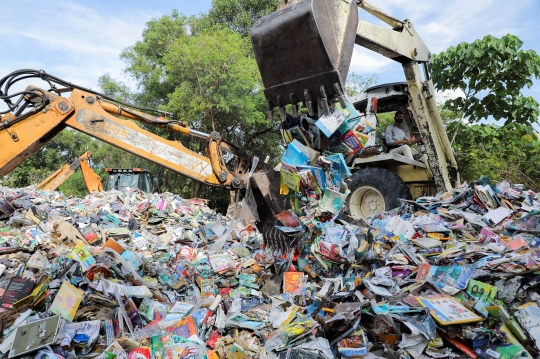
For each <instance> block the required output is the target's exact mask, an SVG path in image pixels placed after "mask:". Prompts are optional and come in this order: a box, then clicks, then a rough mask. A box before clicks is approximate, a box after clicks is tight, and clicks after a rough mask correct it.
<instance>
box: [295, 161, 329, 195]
mask: <svg viewBox="0 0 540 359" xmlns="http://www.w3.org/2000/svg"><path fill="white" fill-rule="evenodd" d="M296 168H297V169H298V170H299V171H306V170H308V171H310V172H311V173H312V174H313V177H315V180H316V181H317V184H318V185H319V187H320V188H321V189H323V190H324V189H326V175H325V174H324V170H323V169H322V168H320V167H315V166H296Z"/></svg>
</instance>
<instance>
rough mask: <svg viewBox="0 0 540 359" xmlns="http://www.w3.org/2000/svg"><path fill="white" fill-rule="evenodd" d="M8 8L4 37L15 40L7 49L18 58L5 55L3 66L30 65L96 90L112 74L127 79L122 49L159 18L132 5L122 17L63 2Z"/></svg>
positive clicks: (25, 2) (23, 1) (24, 1)
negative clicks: (101, 77)
mask: <svg viewBox="0 0 540 359" xmlns="http://www.w3.org/2000/svg"><path fill="white" fill-rule="evenodd" d="M4 3H5V2H4ZM4 5H5V6H3V7H2V12H3V16H2V18H3V22H2V24H1V25H0V35H2V36H4V38H6V36H8V38H9V40H8V41H7V44H6V45H5V46H3V47H4V48H3V53H4V54H6V53H7V52H6V48H5V47H6V46H7V47H8V48H9V49H10V50H11V51H10V52H11V53H12V54H13V55H15V56H10V57H8V58H7V59H6V57H5V56H4V59H6V60H4V63H3V67H8V68H10V69H11V71H13V70H16V69H19V68H22V67H23V63H24V62H27V63H31V64H32V66H31V68H38V69H43V70H45V71H47V72H49V73H51V74H53V75H56V76H58V77H61V78H64V79H65V80H68V81H71V82H74V83H77V84H80V85H82V86H85V87H93V88H96V85H97V79H98V78H99V76H101V75H103V74H104V73H106V72H109V73H110V74H111V75H112V76H113V77H114V78H118V79H122V78H123V74H122V69H123V68H124V64H123V62H122V61H121V60H120V59H119V55H120V52H121V50H122V49H124V48H126V47H128V46H130V45H133V44H134V43H135V42H136V41H137V40H139V39H140V37H141V33H142V30H143V29H144V26H145V23H146V22H147V21H148V20H150V19H151V17H152V16H159V14H149V13H142V12H141V11H138V10H130V8H129V6H126V9H125V10H124V11H123V12H122V13H121V14H118V13H113V12H110V11H102V12H101V11H99V10H96V9H93V8H90V7H88V6H85V5H84V4H82V5H80V4H77V3H69V2H66V1H60V0H51V1H48V2H47V6H41V7H39V11H33V10H31V9H35V7H36V5H35V3H34V2H31V1H29V0H19V1H17V2H9V3H7V4H4ZM10 60H11V61H10ZM24 67H27V66H26V65H25V66H24Z"/></svg>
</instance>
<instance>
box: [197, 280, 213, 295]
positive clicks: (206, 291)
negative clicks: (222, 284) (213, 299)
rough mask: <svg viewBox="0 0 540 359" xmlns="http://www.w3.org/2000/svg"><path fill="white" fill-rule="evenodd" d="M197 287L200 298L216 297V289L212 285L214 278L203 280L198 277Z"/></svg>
mask: <svg viewBox="0 0 540 359" xmlns="http://www.w3.org/2000/svg"><path fill="white" fill-rule="evenodd" d="M199 278H200V279H199V285H200V287H201V296H203V297H210V296H213V295H216V287H215V285H214V278H206V279H203V278H202V277H199Z"/></svg>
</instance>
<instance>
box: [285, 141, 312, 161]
mask: <svg viewBox="0 0 540 359" xmlns="http://www.w3.org/2000/svg"><path fill="white" fill-rule="evenodd" d="M302 147H303V145H302V144H301V143H300V142H298V141H297V140H294V141H292V142H291V143H289V145H288V146H287V150H286V151H285V154H284V155H283V162H285V163H286V164H288V165H291V166H297V165H307V164H308V163H309V158H308V156H307V155H306V154H305V153H304V152H303V151H302Z"/></svg>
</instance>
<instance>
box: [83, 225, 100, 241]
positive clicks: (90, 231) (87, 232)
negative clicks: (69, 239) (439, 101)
mask: <svg viewBox="0 0 540 359" xmlns="http://www.w3.org/2000/svg"><path fill="white" fill-rule="evenodd" d="M79 232H81V234H82V235H83V236H84V239H86V241H87V242H88V244H92V243H94V242H97V241H98V240H99V239H100V236H99V235H98V234H97V232H96V231H95V230H94V228H92V226H91V225H88V226H86V227H84V228H81V229H79Z"/></svg>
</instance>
